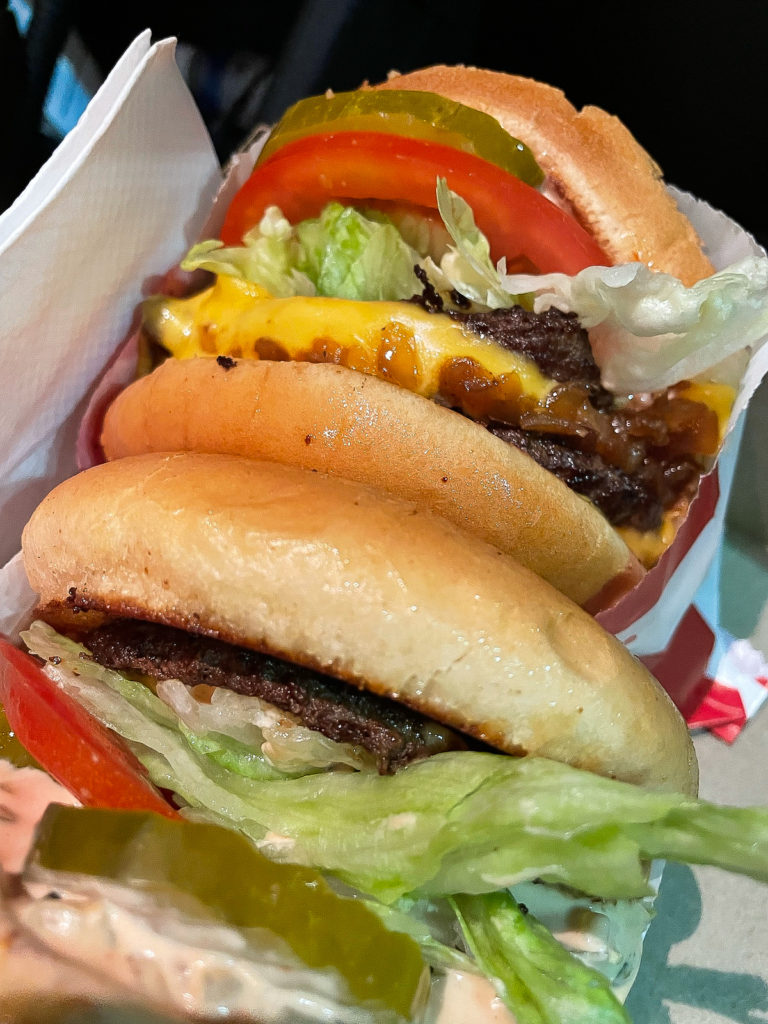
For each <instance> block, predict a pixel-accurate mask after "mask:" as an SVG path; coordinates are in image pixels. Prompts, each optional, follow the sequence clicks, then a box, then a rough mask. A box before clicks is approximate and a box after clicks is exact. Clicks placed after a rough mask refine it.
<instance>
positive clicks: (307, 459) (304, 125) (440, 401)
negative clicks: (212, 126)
mask: <svg viewBox="0 0 768 1024" xmlns="http://www.w3.org/2000/svg"><path fill="white" fill-rule="evenodd" d="M182 265H183V266H184V267H185V268H187V269H188V270H190V271H193V272H197V273H198V274H201V273H205V274H207V275H209V276H208V277H206V278H204V282H203V283H202V284H201V282H200V280H199V278H198V282H197V284H196V285H195V286H194V287H193V288H192V294H188V295H186V296H184V297H171V296H170V295H165V296H158V297H155V298H153V299H151V300H149V301H148V302H147V303H146V304H145V307H144V317H143V328H142V339H143V345H144V357H145V358H144V361H143V364H142V365H143V370H147V369H149V368H150V367H151V366H152V365H153V364H154V363H157V362H159V363H160V364H161V365H159V366H157V367H156V368H155V369H154V370H153V372H151V373H149V374H148V375H146V376H144V377H143V379H140V380H138V381H136V382H135V383H134V384H133V385H132V386H130V387H129V388H128V389H126V391H125V392H124V393H123V394H122V395H121V396H120V397H119V399H118V400H117V401H116V402H115V403H114V405H113V407H112V408H111V409H110V410H109V411H108V414H107V417H106V420H105V422H104V428H103V433H102V446H103V451H104V453H105V455H106V457H107V458H109V459H114V458H119V457H122V456H124V455H126V454H138V453H140V452H144V451H163V450H177V449H190V450H199V451H209V452H216V451H220V452H232V453H235V454H245V455H249V456H252V457H256V458H267V459H274V460H277V461H282V462H288V463H291V464H296V465H299V466H302V467H304V468H309V469H317V470H320V471H323V472H327V473H331V474H336V475H340V476H342V477H346V478H350V479H354V480H357V481H358V482H361V483H365V484H369V485H373V486H375V487H377V488H380V489H383V490H384V491H386V492H388V493H391V494H393V495H395V496H399V497H402V498H405V499H406V500H409V501H416V502H417V503H419V504H420V505H422V506H423V507H426V508H431V509H434V510H436V511H438V512H439V513H440V514H441V515H443V516H445V517H447V518H449V519H450V520H452V521H453V522H454V523H456V524H457V525H459V526H461V527H462V528H465V529H467V530H469V531H470V532H472V533H474V534H475V535H477V536H479V537H480V538H481V539H483V540H485V541H486V542H489V543H491V544H493V545H495V546H497V547H500V548H501V549H502V550H504V551H506V552H508V553H510V554H512V555H514V557H515V558H516V559H518V560H519V561H521V562H522V563H523V564H524V565H526V566H527V567H528V568H531V569H532V570H533V571H534V572H536V573H537V574H539V575H541V576H542V577H543V578H544V579H546V580H547V581H548V582H550V583H552V584H553V585H554V586H556V587H557V588H558V589H560V590H561V591H563V592H564V593H565V594H566V595H567V596H569V597H570V598H571V599H573V600H575V601H576V602H577V603H578V604H580V605H582V606H584V607H586V608H588V609H589V610H590V611H593V612H594V611H598V610H601V609H602V608H604V607H606V606H608V605H610V604H611V603H613V602H615V600H616V599H617V598H618V596H620V595H621V594H622V593H623V592H625V591H626V590H628V589H630V588H632V587H633V586H634V585H635V584H636V583H637V582H638V581H639V580H640V579H641V578H642V576H643V573H644V571H645V569H647V568H648V567H650V566H652V565H653V564H655V562H656V561H657V560H658V558H659V557H660V555H661V554H662V552H663V551H664V550H665V549H666V548H667V547H668V546H669V544H670V543H671V542H672V540H673V538H674V536H675V533H676V531H677V528H678V526H679V524H680V523H681V522H682V520H683V519H684V518H685V515H686V512H687V509H688V506H689V504H690V501H691V500H692V498H693V496H694V495H695V493H696V489H697V486H698V481H699V479H700V477H701V475H702V473H704V472H706V471H707V470H708V469H709V468H710V467H711V465H712V464H713V461H714V458H715V456H716V453H717V451H718V449H719V446H720V443H721V441H722V438H723V436H724V432H725V429H726V424H727V421H728V417H729V412H730V409H731V407H732V403H733V399H734V389H733V386H732V385H733V384H734V381H735V379H736V378H735V376H734V364H733V362H731V363H728V367H727V371H726V368H725V364H724V363H723V360H725V358H726V356H728V355H729V354H730V355H732V354H733V351H734V350H735V349H738V350H741V351H742V352H744V351H745V348H746V346H748V345H749V344H751V343H754V342H756V341H757V340H758V339H759V338H760V337H761V336H762V334H763V332H764V329H765V313H764V309H765V266H764V264H763V262H762V261H760V260H752V261H745V262H744V263H743V264H742V265H740V266H738V267H734V268H731V270H730V271H729V272H728V273H715V272H714V268H713V267H712V265H711V263H710V262H709V259H708V257H707V255H706V253H704V251H703V249H702V246H701V243H700V240H699V239H698V237H697V235H696V233H695V231H694V229H693V227H692V225H691V223H690V222H689V221H688V219H687V218H686V217H685V216H684V215H683V214H682V213H681V212H680V211H679V210H678V209H677V206H676V205H675V202H674V200H673V198H672V196H671V194H670V193H669V192H668V190H667V189H666V187H665V185H664V183H663V181H662V179H661V176H660V171H659V169H658V167H656V165H655V164H654V162H653V161H652V159H651V158H650V157H649V156H648V155H647V154H646V153H645V151H644V150H643V149H642V148H641V147H640V145H639V144H638V143H637V142H636V141H635V140H634V139H633V138H632V136H631V134H630V133H629V131H628V130H627V129H626V128H625V127H624V126H623V125H622V124H621V123H620V122H619V121H618V120H617V119H616V118H613V117H611V116H610V115H608V114H606V113H604V112H603V111H601V110H597V109H596V108H585V110H583V111H577V110H576V109H575V108H573V107H572V106H571V105H570V104H569V103H568V101H567V100H566V98H565V97H564V96H563V94H562V93H561V92H560V91H558V90H557V89H554V88H552V87H550V86H547V85H544V84H542V83H537V82H533V81H531V80H528V79H522V78H519V77H516V76H510V75H505V74H501V73H496V72H487V71H481V70H479V69H473V68H445V67H438V68H430V69H425V70H423V71H420V72H414V73H412V74H408V75H401V76H393V77H392V78H390V79H389V80H388V81H387V82H384V83H379V84H378V85H376V86H368V85H366V86H365V87H364V88H362V89H360V90H358V91H357V92H353V93H345V94H337V95H333V94H328V95H326V96H320V97H312V98H310V99H308V100H305V101H302V102H300V103H299V104H297V105H296V106H295V107H293V108H291V109H290V110H289V111H287V112H286V114H285V116H284V117H283V118H282V119H281V121H280V122H279V123H278V124H277V125H276V126H275V127H274V129H273V130H272V131H271V133H270V134H269V136H268V137H267V138H266V141H265V143H264V146H263V148H262V150H261V154H260V156H259V157H258V159H257V162H256V166H255V169H254V171H253V173H252V174H251V176H250V178H249V179H248V180H247V182H246V183H245V184H244V185H243V186H242V188H241V189H240V190H239V192H238V193H237V194H236V195H235V197H234V199H233V201H232V202H231V204H230V205H229V207H228V209H227V211H226V215H225V216H224V222H223V227H222V230H221V237H220V239H218V240H208V241H205V242H203V243H201V244H200V245H198V246H196V247H195V248H194V249H193V250H192V252H191V253H190V254H189V255H188V257H187V259H186V260H185V261H184V262H183V264H182ZM210 275H213V277H210ZM716 309H717V310H718V312H717V313H714V311H715V310H716ZM713 315H714V319H712V318H713ZM169 356H170V357H172V358H169ZM142 372H143V371H142ZM201 409H202V410H204V411H205V414H204V415H199V414H197V411H198V410H201ZM190 413H191V414H190Z"/></svg>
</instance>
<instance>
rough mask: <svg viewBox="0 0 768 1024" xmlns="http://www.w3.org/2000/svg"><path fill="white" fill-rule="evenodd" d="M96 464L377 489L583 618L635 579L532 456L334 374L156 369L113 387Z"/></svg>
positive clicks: (598, 523) (443, 414)
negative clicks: (299, 470)
mask: <svg viewBox="0 0 768 1024" xmlns="http://www.w3.org/2000/svg"><path fill="white" fill-rule="evenodd" d="M102 445H103V448H104V451H105V454H106V456H107V458H108V459H116V458H122V457H123V456H126V455H138V454H141V453H143V452H150V451H156V452H161V451H166V452H169V451H200V452H221V453H224V454H226V453H229V454H234V455H247V456H249V457H252V458H258V459H269V460H273V461H276V462H285V463H288V464H291V465H298V466H303V467H304V468H307V469H318V470H321V471H323V472H326V473H330V474H332V475H334V476H341V477H345V478H346V479H349V480H356V481H358V482H359V483H365V484H369V485H370V486H373V487H377V488H380V489H381V490H382V491H385V492H387V493H388V494H391V495H393V496H395V497H400V498H406V499H407V500H409V501H414V502H417V503H418V504H419V505H420V506H422V507H425V508H427V509H431V510H434V511H437V512H439V513H440V514H441V515H443V516H445V517H446V518H447V519H450V520H451V521H452V522H454V523H455V524H456V525H457V526H461V527H462V528H463V529H465V530H468V531H469V532H470V533H473V534H475V535H476V536H478V537H480V538H481V539H482V540H484V541H487V542H488V543H490V544H493V545H495V546H496V547H498V548H501V549H502V550H503V551H505V552H507V553H508V554H512V555H514V556H515V558H516V559H517V560H518V561H519V562H522V563H523V565H525V566H527V567H528V568H529V569H532V570H533V571H534V572H536V573H538V574H539V575H540V576H543V577H544V578H545V579H546V580H548V581H549V582H550V583H551V584H552V585H553V586H555V587H557V589H558V590H561V591H563V593H564V594H566V595H567V596H568V597H570V598H571V599H572V600H574V601H576V602H577V604H581V605H588V606H589V608H590V610H591V611H595V610H597V608H598V607H603V606H607V605H608V604H610V603H611V602H612V600H615V599H617V598H618V596H620V594H621V593H622V592H623V591H626V590H628V589H630V588H631V587H632V586H633V585H634V584H636V583H637V582H638V581H639V579H640V578H641V577H642V575H643V570H642V568H641V567H640V564H639V562H637V561H636V559H635V558H634V556H633V555H632V554H631V553H630V551H629V549H628V548H627V547H626V546H625V544H624V542H623V541H622V540H621V539H620V537H619V536H618V534H617V533H616V531H615V530H614V529H613V528H612V527H611V526H610V524H609V523H608V521H607V520H606V519H605V518H604V517H603V515H602V514H601V513H600V512H599V511H597V509H596V508H595V507H594V506H592V505H591V504H589V503H588V502H587V501H585V500H584V499H583V498H581V497H579V496H578V495H576V494H575V493H574V492H573V491H571V490H570V489H569V488H568V487H566V485H565V484H563V483H562V482H561V481H560V480H558V479H557V477H555V476H554V475H553V474H551V473H549V472H547V471H546V470H544V469H542V468H541V467H540V466H538V465H537V464H536V463H535V462H534V461H533V459H531V458H530V456H528V455H526V454H524V453H523V452H521V451H519V450H518V449H517V448H515V447H514V446H513V445H509V444H506V443H505V442H504V441H501V440H499V439H498V438H497V437H494V436H493V435H492V434H491V433H489V432H488V431H487V430H485V429H484V428H483V427H481V426H479V425H478V424H476V423H473V422H472V421H471V420H469V419H467V418H466V417H464V416H461V415H459V414H458V413H455V412H452V411H451V410H449V409H446V408H444V407H442V406H440V405H437V404H436V403H434V402H431V401H429V400H428V399H425V398H421V397H419V396H418V395H414V394H412V393H411V392H410V391H407V390H405V389H404V388H399V387H396V386H395V385H393V384H390V383H387V382H386V381H382V380H379V379H377V378H375V377H371V376H365V375H363V374H359V373H356V372H355V371H354V370H349V369H346V368H344V367H341V366H334V365H329V364H315V363H288V362H285V363H283V362H261V361H258V360H247V359H243V360H239V361H238V362H237V364H236V365H235V366H233V367H231V368H230V369H225V368H223V367H222V366H220V365H219V364H218V363H217V361H216V359H215V358H214V357H199V358H197V359H185V360H177V359H168V360H166V362H165V363H163V364H162V365H161V366H159V367H158V368H157V369H156V370H155V371H154V372H153V373H152V374H151V375H149V376H148V377H144V378H141V379H140V380H138V381H135V382H134V383H133V384H131V385H130V386H129V387H128V388H126V390H125V391H123V392H122V393H121V394H120V396H119V397H118V398H117V400H116V401H115V402H114V404H113V405H112V406H111V408H110V409H109V410H108V412H107V415H106V419H105V421H104V427H103V432H102Z"/></svg>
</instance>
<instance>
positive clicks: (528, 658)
mask: <svg viewBox="0 0 768 1024" xmlns="http://www.w3.org/2000/svg"><path fill="white" fill-rule="evenodd" d="M23 551H24V562H25V565H26V569H27V573H28V575H29V579H30V583H31V585H32V587H33V588H34V589H35V590H36V591H37V592H38V593H39V594H40V600H41V604H42V606H43V607H45V606H46V605H47V606H50V607H51V608H52V609H53V610H54V611H56V610H57V609H61V608H62V607H65V606H66V604H67V598H68V596H70V595H71V594H72V592H73V588H74V591H75V593H76V600H77V603H78V604H82V605H83V606H85V607H94V608H97V609H102V610H105V611H108V612H110V613H113V614H116V615H126V614H127V615H133V616H138V617H143V618H147V619H152V620H155V621H159V622H163V623H168V624H170V625H173V626H179V627H182V628H188V629H191V630H193V631H195V632H200V633H204V634H208V635H212V636H217V637H221V638H222V639H225V640H229V641H233V642H236V643H240V644H244V645H246V646H249V647H253V648H256V649H259V650H264V651H268V652H271V653H273V654H276V655H278V656H282V657H285V658H288V659H291V660H293V661H296V662H299V663H303V664H305V665H308V666H312V667H316V668H318V669H320V670H323V671H326V672H329V673H332V674H334V675H336V676H338V677H340V678H343V679H346V680H348V681H350V682H352V683H355V684H358V685H360V686H365V687H367V688H368V689H370V690H372V691H374V692H376V693H379V694H383V695H386V696H389V697H394V698H397V699H399V700H401V701H402V702H404V703H406V704H408V705H410V706H412V707H415V708H418V709H419V710H421V711H423V712H424V713H425V714H427V715H429V716H431V717H433V718H436V719H438V720H440V721H443V722H445V723H446V724H450V725H453V726H454V727H456V728H459V729H462V730H464V731H466V732H468V733H470V734H472V735H475V736H476V737H478V738H479V739H482V740H484V741H486V742H489V743H491V744H493V745H494V746H497V747H499V748H501V749H503V750H506V751H508V752H510V753H514V754H539V755H543V756H547V757H551V758H554V759H556V760H559V761H565V762H568V763H570V764H573V765H576V766H578V767H581V768H585V769H589V770H591V771H595V772H598V773H600V774H603V775H607V776H612V777H616V778H619V779H624V780H626V781H629V782H635V783H639V784H642V785H646V786H651V787H655V788H659V789H667V790H676V791H685V792H693V791H694V790H695V789H696V760H695V755H694V752H693V747H692V744H691V741H690V737H689V735H688V730H687V728H686V725H685V723H684V722H683V720H682V718H681V717H680V715H679V714H678V712H677V710H676V709H675V707H674V706H673V704H672V702H671V701H670V699H669V698H668V696H667V695H666V693H665V692H664V691H663V690H662V689H661V687H660V686H659V685H658V683H657V682H656V681H655V680H654V678H653V677H652V676H651V675H650V674H649V672H648V671H647V670H646V669H645V668H644V667H643V666H642V665H641V664H640V663H639V662H637V661H636V660H635V659H634V658H633V657H632V656H631V655H630V654H629V652H628V651H627V649H626V648H625V647H624V646H623V645H622V644H621V643H620V642H619V641H618V640H617V639H616V638H615V637H614V636H612V635H611V634H609V633H607V632H606V631H604V630H603V629H602V628H601V627H600V626H599V625H598V624H597V623H596V622H595V620H594V619H593V618H591V617H590V616H589V615H588V614H587V613H586V612H584V611H582V610H581V609H580V608H578V606H576V605H575V604H573V603H572V602H571V601H569V600H568V599H567V598H565V597H563V595H562V594H560V593H559V592H558V591H556V590H554V589H553V588H552V587H550V586H549V585H548V584H546V583H544V582H543V581H542V580H541V579H540V578H539V577H538V576H535V575H534V574H532V573H530V572H528V571H527V570H526V569H524V568H522V567H521V566H519V565H518V564H517V563H516V562H515V561H514V559H511V558H509V557H507V556H506V555H504V554H502V553H501V552H499V551H497V550H496V549H495V548H493V547H491V546H489V545H487V544H484V543H482V542H481V541H478V540H476V539H475V538H472V537H469V536H468V535H467V534H465V533H462V532H461V531H459V530H457V529H456V528H455V527H453V526H452V525H450V524H449V523H447V522H446V521H445V520H443V519H442V518H440V517H439V516H434V515H432V514H430V513H426V512H424V511H422V510H420V509H418V508H417V507H416V506H415V505H413V504H410V503H407V502H402V501H395V500H392V499H387V498H384V497H382V495H380V494H379V493H378V492H376V491H373V490H371V489H370V488H366V487H363V486H362V485H360V484H356V483H350V482H347V481H342V480H340V479H338V478H334V477H328V476H326V475H324V474H321V473H311V472H308V471H306V470H299V469H295V468H291V467H287V466H283V465H279V464H276V463H260V462H256V461H253V460H250V459H244V458H239V457H236V456H219V455H197V454H189V453H184V454H179V453H177V454H173V455H145V456H137V457H135V458H125V459H120V460H118V461H117V462H111V463H105V464H103V465H100V466H96V467H95V468H93V469H91V470H87V471H86V472H84V473H81V474H79V475H78V476H76V477H73V478H70V479H69V480H67V481H65V482H64V483H63V484H61V485H60V486H59V487H58V488H56V489H55V490H54V491H53V492H52V493H51V494H50V495H49V496H48V497H47V498H46V499H45V500H44V501H43V502H42V504H41V505H40V506H39V508H38V509H37V510H36V512H35V513H34V515H33V517H32V519H31V521H30V522H29V524H28V525H27V527H26V529H25V531H24V537H23Z"/></svg>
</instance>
